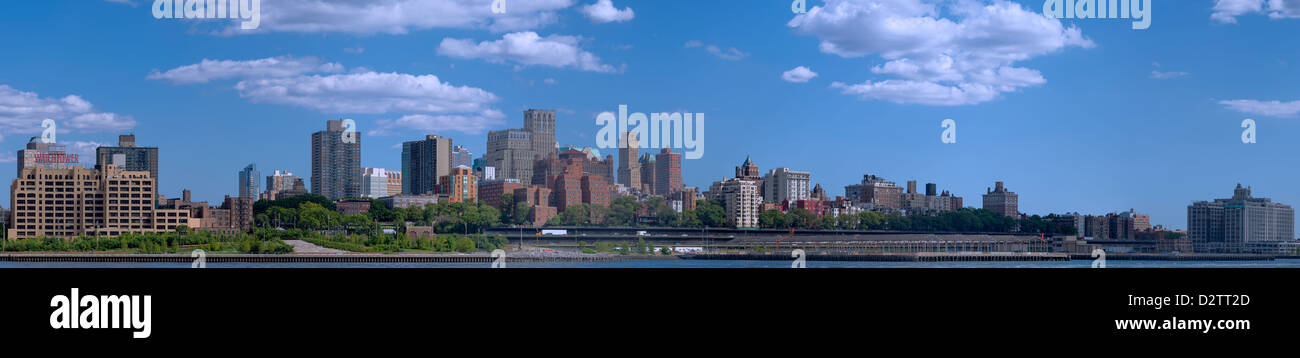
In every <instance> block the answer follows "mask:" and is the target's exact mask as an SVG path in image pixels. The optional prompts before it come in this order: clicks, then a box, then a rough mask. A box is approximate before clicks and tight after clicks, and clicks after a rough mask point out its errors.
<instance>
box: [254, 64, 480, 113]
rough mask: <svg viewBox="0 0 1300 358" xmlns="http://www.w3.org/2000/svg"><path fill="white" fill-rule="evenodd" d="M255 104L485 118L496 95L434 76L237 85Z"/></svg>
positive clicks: (284, 80) (346, 76) (370, 75)
mask: <svg viewBox="0 0 1300 358" xmlns="http://www.w3.org/2000/svg"><path fill="white" fill-rule="evenodd" d="M235 89H236V90H238V91H239V96H240V97H243V98H245V99H248V100H249V101H252V102H255V103H270V104H284V105H292V106H298V107H304V108H308V109H313V110H317V111H321V112H327V113H370V114H379V113H394V112H398V113H412V112H414V113H433V114H444V115H449V114H460V115H465V116H466V118H469V117H471V115H470V114H475V115H481V114H482V113H486V112H489V111H492V109H491V108H490V107H489V106H488V104H489V103H491V102H495V101H497V96H496V95H494V94H492V93H491V92H488V91H485V90H482V89H479V88H474V87H468V86H459V87H458V86H454V85H452V84H450V83H447V82H442V81H441V80H439V79H438V77H437V76H434V75H421V76H416V75H409V74H402V73H378V72H362V73H349V74H338V75H328V76H320V75H312V76H298V77H287V78H266V79H255V80H253V79H250V80H243V81H240V82H239V83H237V84H236V85H235Z"/></svg>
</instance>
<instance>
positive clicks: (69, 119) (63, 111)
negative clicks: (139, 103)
mask: <svg viewBox="0 0 1300 358" xmlns="http://www.w3.org/2000/svg"><path fill="white" fill-rule="evenodd" d="M47 118H48V119H53V120H54V121H55V124H57V128H58V132H57V133H59V134H62V133H65V132H69V131H71V132H82V133H89V132H119V131H123V130H127V129H131V128H134V127H135V124H136V123H135V119H134V118H132V117H131V116H125V115H120V114H116V113H109V112H100V111H97V110H95V106H94V105H92V104H91V103H90V102H88V101H86V100H85V99H83V98H81V96H77V95H68V96H65V97H63V98H48V97H45V98H42V97H41V96H40V95H37V94H36V93H34V92H24V91H19V90H17V89H14V88H13V87H9V86H8V85H3V84H0V133H5V134H10V133H20V134H37V133H41V132H42V131H44V128H43V127H41V122H42V121H44V120H45V119H47Z"/></svg>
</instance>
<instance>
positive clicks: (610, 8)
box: [579, 0, 636, 23]
mask: <svg viewBox="0 0 1300 358" xmlns="http://www.w3.org/2000/svg"><path fill="white" fill-rule="evenodd" d="M579 11H580V12H582V14H584V15H587V18H588V19H591V22H594V23H607V22H615V21H618V22H623V21H628V20H632V18H633V17H635V16H636V15H635V14H633V12H632V8H631V7H624V8H623V10H619V9H618V8H615V7H614V2H613V1H610V0H598V1H596V3H594V4H591V5H587V6H583V7H582V8H581V9H580V10H579Z"/></svg>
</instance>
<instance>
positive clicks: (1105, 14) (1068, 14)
mask: <svg viewBox="0 0 1300 358" xmlns="http://www.w3.org/2000/svg"><path fill="white" fill-rule="evenodd" d="M1043 16H1047V17H1050V18H1056V19H1107V18H1109V19H1133V20H1135V21H1133V29H1134V30H1146V29H1147V28H1149V27H1151V0H1047V1H1044V2H1043Z"/></svg>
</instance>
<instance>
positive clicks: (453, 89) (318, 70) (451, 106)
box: [150, 57, 505, 135]
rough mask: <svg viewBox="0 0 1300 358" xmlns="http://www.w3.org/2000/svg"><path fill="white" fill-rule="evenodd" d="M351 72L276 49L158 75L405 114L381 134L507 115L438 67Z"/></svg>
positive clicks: (475, 125)
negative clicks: (420, 71) (422, 71)
mask: <svg viewBox="0 0 1300 358" xmlns="http://www.w3.org/2000/svg"><path fill="white" fill-rule="evenodd" d="M342 72H344V66H343V65H340V64H336V63H321V62H320V61H318V60H316V59H314V58H298V59H295V58H291V57H274V58H268V59H261V60H251V61H214V60H204V61H203V62H202V63H198V64H194V65H187V66H181V67H178V68H176V69H173V70H169V71H167V72H162V73H158V72H157V71H155V73H154V74H151V75H150V78H154V79H165V80H170V81H171V82H172V83H173V84H178V85H179V84H185V83H205V82H208V81H211V80H215V79H226V78H237V79H239V81H238V82H237V83H235V86H234V88H235V90H236V91H237V92H238V93H239V96H240V97H241V98H244V99H246V100H248V101H250V102H253V103H265V104H278V105H289V106H295V107H302V108H306V109H310V110H315V111H319V112H324V113H331V114H399V115H402V117H400V118H398V119H395V120H381V121H380V123H381V124H383V128H381V129H377V130H372V131H371V133H372V134H375V135H383V134H393V133H398V131H397V130H398V129H401V128H406V129H421V130H422V129H424V128H430V127H427V126H422V124H428V123H435V124H437V125H439V126H441V127H439V130H452V131H462V132H467V133H478V132H480V131H482V130H483V129H484V128H487V127H489V126H493V125H499V124H501V123H502V122H501V118H504V117H505V116H504V115H502V114H501V112H500V111H499V110H497V109H495V108H492V107H491V103H493V102H496V101H497V100H498V97H497V96H496V95H495V94H492V93H491V92H488V91H486V90H483V89H480V88H475V87H470V86H456V85H453V84H451V83H448V82H443V81H442V80H440V79H439V78H438V77H437V76H435V75H412V74H404V73H381V72H375V71H372V70H370V69H367V68H364V67H357V68H353V69H351V70H349V71H346V73H342Z"/></svg>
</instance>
